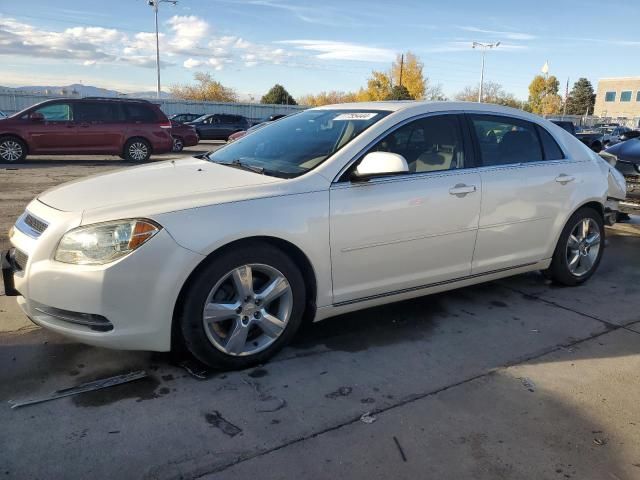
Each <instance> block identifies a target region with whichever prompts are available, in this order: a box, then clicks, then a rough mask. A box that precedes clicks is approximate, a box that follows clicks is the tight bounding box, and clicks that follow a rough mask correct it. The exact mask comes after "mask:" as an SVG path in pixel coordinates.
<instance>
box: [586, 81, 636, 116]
mask: <svg viewBox="0 0 640 480" xmlns="http://www.w3.org/2000/svg"><path fill="white" fill-rule="evenodd" d="M593 113H594V115H597V116H599V117H626V118H634V117H640V77H618V78H601V79H600V80H598V92H597V94H596V105H595V109H594V112H593Z"/></svg>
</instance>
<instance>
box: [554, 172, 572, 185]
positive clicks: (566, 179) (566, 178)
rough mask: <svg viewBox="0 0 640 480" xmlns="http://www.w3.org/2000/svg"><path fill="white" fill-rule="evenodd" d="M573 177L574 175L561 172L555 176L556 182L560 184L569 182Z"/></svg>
mask: <svg viewBox="0 0 640 480" xmlns="http://www.w3.org/2000/svg"><path fill="white" fill-rule="evenodd" d="M575 179H576V177H572V176H571V175H567V174H565V173H561V174H560V175H558V176H557V177H556V182H558V183H561V184H562V185H566V184H567V183H569V182H573V181H574V180H575Z"/></svg>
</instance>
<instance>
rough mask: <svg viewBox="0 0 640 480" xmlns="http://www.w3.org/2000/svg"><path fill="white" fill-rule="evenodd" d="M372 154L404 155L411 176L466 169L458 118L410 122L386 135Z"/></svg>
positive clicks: (442, 117) (444, 117)
mask: <svg viewBox="0 0 640 480" xmlns="http://www.w3.org/2000/svg"><path fill="white" fill-rule="evenodd" d="M370 152H391V153H397V154H399V155H402V156H403V157H404V158H405V159H406V161H407V164H408V165H409V172H410V173H424V172H437V171H443V170H453V169H457V168H464V167H465V158H464V148H463V140H462V133H461V130H460V124H459V122H458V118H457V116H455V115H436V116H431V117H426V118H421V119H419V120H415V121H413V122H410V123H407V124H406V125H403V126H402V127H400V128H398V129H397V130H394V131H393V132H391V133H390V134H388V135H387V136H385V137H384V138H383V139H382V140H380V141H379V142H378V143H377V144H376V145H374V146H373V148H371V150H370Z"/></svg>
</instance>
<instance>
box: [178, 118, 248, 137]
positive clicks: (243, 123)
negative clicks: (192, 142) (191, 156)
mask: <svg viewBox="0 0 640 480" xmlns="http://www.w3.org/2000/svg"><path fill="white" fill-rule="evenodd" d="M187 125H192V126H194V127H195V128H196V131H197V132H198V136H199V137H200V139H201V140H228V139H229V136H230V135H232V134H234V133H236V132H240V131H242V130H246V129H247V128H249V127H250V124H249V121H248V120H247V119H246V118H245V117H243V116H241V115H226V114H218V113H216V114H209V115H202V116H201V117H199V118H198V119H196V120H194V121H193V122H188V123H187Z"/></svg>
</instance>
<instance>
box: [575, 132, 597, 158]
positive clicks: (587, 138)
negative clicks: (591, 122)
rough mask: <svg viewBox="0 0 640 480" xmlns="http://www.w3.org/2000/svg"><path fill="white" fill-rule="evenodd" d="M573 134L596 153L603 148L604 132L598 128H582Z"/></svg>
mask: <svg viewBox="0 0 640 480" xmlns="http://www.w3.org/2000/svg"><path fill="white" fill-rule="evenodd" d="M575 136H576V138H577V139H578V140H580V141H581V142H582V143H584V144H585V145H586V146H587V147H589V148H590V149H591V150H593V151H594V152H596V153H597V152H600V151H601V150H602V149H603V148H604V133H603V132H602V131H601V130H599V129H583V130H580V131H579V132H576V135H575Z"/></svg>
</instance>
